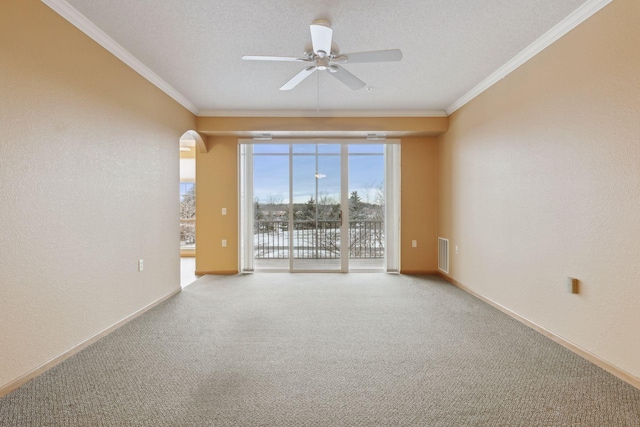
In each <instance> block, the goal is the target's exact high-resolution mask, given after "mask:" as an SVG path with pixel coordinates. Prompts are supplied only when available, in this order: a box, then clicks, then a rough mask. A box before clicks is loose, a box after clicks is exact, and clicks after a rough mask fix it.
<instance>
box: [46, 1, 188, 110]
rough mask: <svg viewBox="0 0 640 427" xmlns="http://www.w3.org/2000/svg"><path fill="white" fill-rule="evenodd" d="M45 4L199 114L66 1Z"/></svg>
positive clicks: (185, 100) (185, 99)
mask: <svg viewBox="0 0 640 427" xmlns="http://www.w3.org/2000/svg"><path fill="white" fill-rule="evenodd" d="M41 1H42V2H43V3H44V4H46V5H47V6H49V7H50V8H51V9H53V10H54V11H55V12H56V13H57V14H58V15H60V16H62V17H63V18H64V19H66V20H67V21H69V22H70V23H71V24H72V25H74V26H75V27H76V28H78V29H79V30H80V31H82V32H83V33H85V34H86V35H87V36H89V37H90V38H92V39H93V40H94V41H95V42H96V43H98V44H99V45H100V46H102V47H104V48H105V49H107V50H108V51H109V52H111V53H112V54H113V55H114V56H115V57H116V58H118V59H119V60H121V61H122V62H124V63H125V64H127V65H128V66H129V67H131V68H132V69H133V70H134V71H135V72H137V73H138V74H140V75H141V76H142V77H144V78H145V79H147V80H148V81H149V82H151V83H152V84H154V85H155V86H156V87H157V88H158V89H160V90H161V91H163V92H164V93H166V94H167V95H169V96H170V97H171V98H173V99H174V100H175V101H176V102H178V103H179V104H180V105H182V106H183V107H184V108H186V109H187V110H189V111H191V112H192V113H193V114H196V115H197V114H198V108H197V107H196V106H195V105H194V104H193V103H192V102H191V101H189V100H188V99H187V98H186V97H185V96H184V95H182V94H181V93H180V92H178V91H177V90H176V89H174V88H173V87H172V86H171V85H170V84H169V83H167V82H165V81H164V80H163V79H162V78H160V77H159V76H158V75H157V74H156V73H154V72H153V71H151V69H150V68H149V67H147V66H146V65H144V64H143V63H142V62H140V61H139V60H138V59H137V58H136V57H135V56H133V55H132V54H131V53H129V51H127V50H126V49H125V48H123V47H122V46H120V45H119V44H118V43H117V42H116V41H115V40H113V39H112V38H111V37H109V36H108V35H107V34H106V33H105V32H104V31H102V30H101V29H100V28H98V27H97V26H96V25H95V24H94V23H93V22H91V21H89V19H87V18H86V17H85V16H84V15H83V14H81V13H80V12H78V10H76V9H75V8H74V7H73V6H71V5H70V4H69V3H67V2H66V1H64V0H41Z"/></svg>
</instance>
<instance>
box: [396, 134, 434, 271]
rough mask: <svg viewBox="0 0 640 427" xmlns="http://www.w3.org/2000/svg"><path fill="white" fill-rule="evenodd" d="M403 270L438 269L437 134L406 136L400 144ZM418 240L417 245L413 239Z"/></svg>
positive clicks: (401, 256)
mask: <svg viewBox="0 0 640 427" xmlns="http://www.w3.org/2000/svg"><path fill="white" fill-rule="evenodd" d="M401 157H402V159H401V163H402V165H401V177H400V181H401V185H402V188H401V192H402V197H401V199H402V202H401V206H400V211H401V213H400V217H401V221H400V228H401V231H400V234H401V242H400V258H401V259H400V271H401V272H403V273H427V272H435V271H436V270H437V269H438V247H437V240H438V233H437V217H438V209H437V196H438V184H437V182H438V144H437V140H436V138H435V137H423V138H403V139H402V148H401ZM412 240H417V244H418V246H417V247H415V248H414V247H412V246H411V241H412Z"/></svg>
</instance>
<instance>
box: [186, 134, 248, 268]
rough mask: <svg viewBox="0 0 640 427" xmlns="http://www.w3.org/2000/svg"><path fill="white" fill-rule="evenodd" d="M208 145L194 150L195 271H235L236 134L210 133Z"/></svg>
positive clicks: (236, 249)
mask: <svg viewBox="0 0 640 427" xmlns="http://www.w3.org/2000/svg"><path fill="white" fill-rule="evenodd" d="M207 146H208V148H209V149H208V151H207V152H206V153H200V152H197V153H196V182H197V185H196V206H197V207H196V209H197V213H196V242H197V243H196V245H197V250H196V272H197V273H198V274H210V273H217V274H234V273H237V272H238V267H239V265H238V264H239V263H238V138H237V137H233V136H230V137H209V138H208V141H207ZM222 208H227V215H224V216H223V215H222ZM223 239H224V240H226V241H227V247H226V248H223V247H222V240H223Z"/></svg>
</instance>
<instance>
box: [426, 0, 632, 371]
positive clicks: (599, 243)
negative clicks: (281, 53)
mask: <svg viewBox="0 0 640 427" xmlns="http://www.w3.org/2000/svg"><path fill="white" fill-rule="evenodd" d="M638 22H640V3H638V2H637V1H635V0H616V1H614V2H612V3H611V4H610V5H609V6H607V7H605V8H604V9H603V10H602V11H600V12H599V13H598V14H596V15H594V16H593V17H592V18H590V19H589V20H587V21H586V22H585V23H583V24H582V25H580V26H579V27H578V28H576V29H574V30H573V31H571V32H570V33H569V34H567V35H566V36H565V37H563V38H562V39H560V40H559V41H558V42H556V43H555V44H554V45H552V46H550V47H549V48H547V49H546V50H544V51H543V52H542V53H541V54H539V55H538V56H536V57H535V58H533V59H532V60H530V61H529V62H528V63H526V64H525V65H524V66H523V67H521V68H520V69H518V70H517V71H515V72H514V73H512V74H511V75H509V76H508V77H507V78H505V79H504V80H502V81H501V82H500V83H498V84H496V85H495V86H494V87H492V88H491V89H489V90H488V91H487V92H485V93H484V94H482V95H481V96H479V97H478V98H476V99H475V100H474V101H472V102H471V103H469V104H468V105H467V106H465V107H463V108H462V109H461V110H459V111H458V112H456V113H455V114H454V115H453V116H452V117H451V123H450V130H449V132H448V133H446V134H445V135H444V136H442V137H440V147H439V156H440V159H439V176H440V180H439V182H440V184H439V217H438V229H439V234H440V235H441V236H443V237H448V238H450V239H451V242H450V245H451V249H452V250H451V257H452V259H451V269H450V272H451V276H453V278H455V279H456V280H458V281H460V282H462V283H463V284H465V285H466V286H468V287H469V288H471V289H472V290H474V291H476V292H478V293H480V294H481V295H483V296H485V297H487V298H490V299H492V300H494V301H496V302H498V303H500V304H502V305H504V306H506V307H507V308H509V309H511V310H512V311H514V312H516V313H517V314H519V315H521V316H523V317H525V318H526V319H528V320H530V321H533V322H534V323H537V324H538V325H540V326H542V327H544V328H546V329H548V330H550V331H552V332H554V333H556V334H557V335H559V336H560V337H562V338H564V339H566V340H568V341H570V342H572V343H574V344H576V345H578V346H580V347H582V348H583V349H585V350H587V351H588V352H591V353H593V354H594V355H596V356H597V357H599V358H600V359H603V360H605V361H607V362H608V363H610V364H613V365H614V366H617V367H618V368H621V369H622V370H625V371H626V372H628V373H630V374H632V375H634V376H635V377H640V357H638V355H639V354H640V334H638V331H637V325H639V324H640V310H638V305H639V303H640V262H638V242H640V216H639V215H638V213H639V212H640V184H639V183H640V137H639V135H640V120H638V118H639V117H640V102H639V101H638V100H639V99H640V55H638V46H640V26H638ZM456 245H458V246H459V254H457V255H456V254H455V251H454V247H455V246H456ZM566 276H572V277H576V278H578V279H579V280H580V293H579V294H578V295H573V294H569V293H567V292H566V291H565V277H566Z"/></svg>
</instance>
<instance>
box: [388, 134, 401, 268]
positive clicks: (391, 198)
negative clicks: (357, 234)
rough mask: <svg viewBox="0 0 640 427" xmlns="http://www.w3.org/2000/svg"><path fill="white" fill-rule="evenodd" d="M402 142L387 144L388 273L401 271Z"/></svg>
mask: <svg viewBox="0 0 640 427" xmlns="http://www.w3.org/2000/svg"><path fill="white" fill-rule="evenodd" d="M400 149H401V146H400V144H389V143H388V144H386V146H385V156H384V157H385V160H384V162H385V171H384V182H385V194H384V198H385V204H384V208H385V215H384V224H385V241H384V245H385V269H386V271H387V272H388V273H397V272H399V271H400V237H401V236H400V227H401V226H402V225H401V221H400V218H401V216H400V205H401V200H402V194H401V191H402V190H401V185H400V176H401V172H400V168H401V167H402V164H401V156H400V154H401V153H400Z"/></svg>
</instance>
